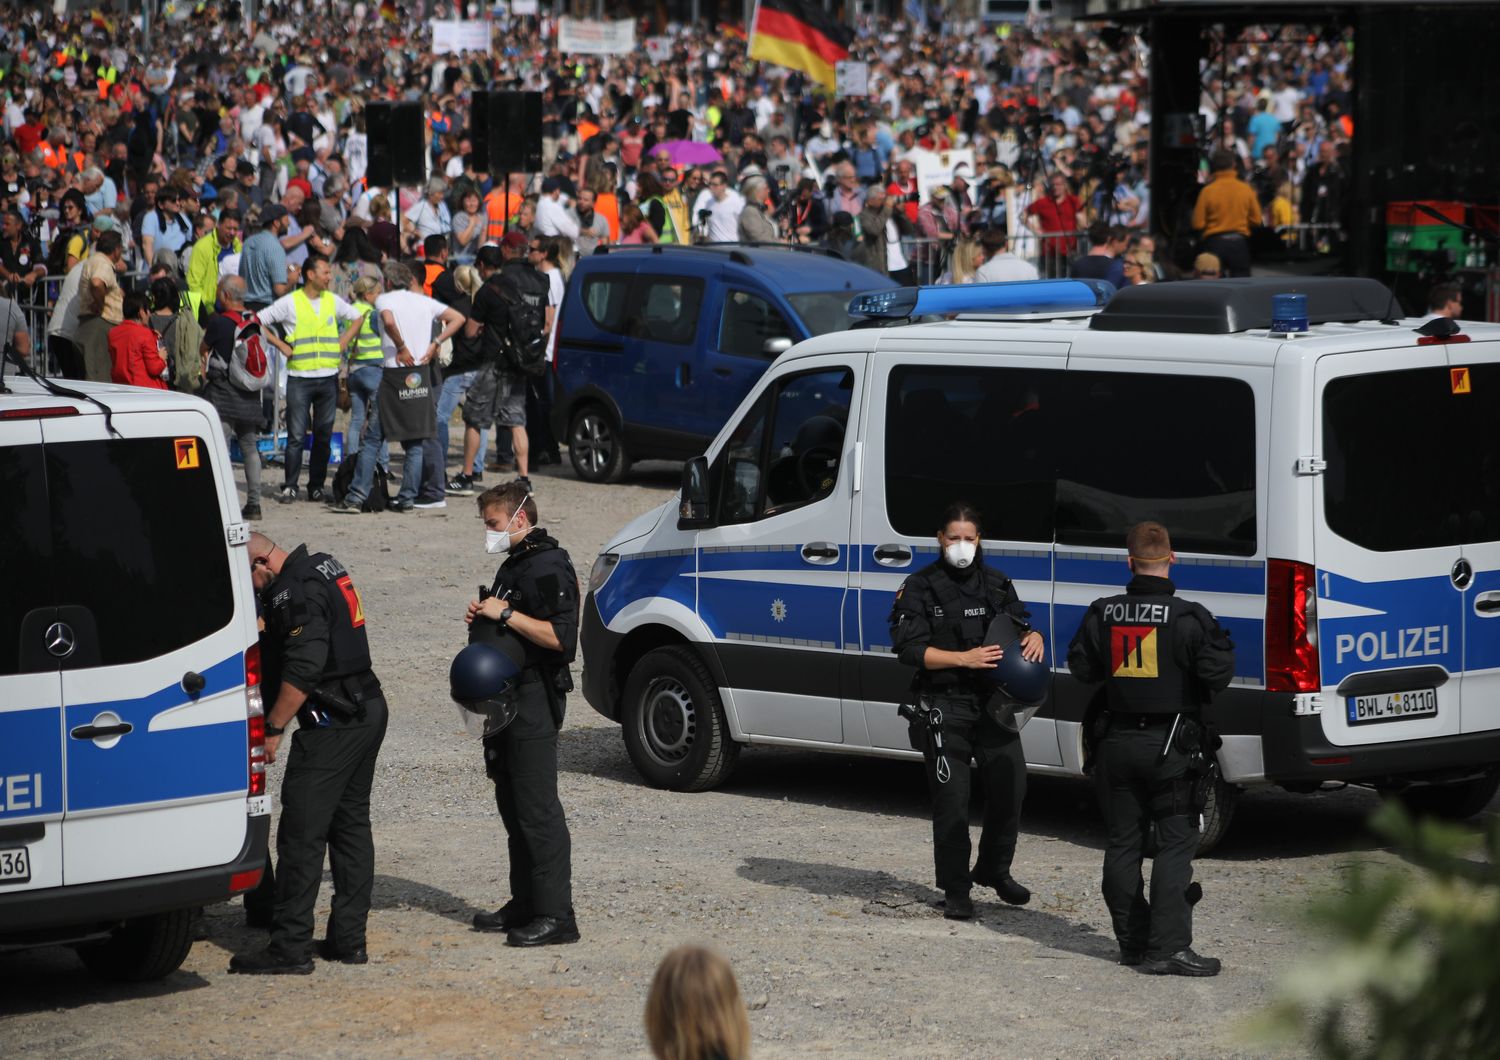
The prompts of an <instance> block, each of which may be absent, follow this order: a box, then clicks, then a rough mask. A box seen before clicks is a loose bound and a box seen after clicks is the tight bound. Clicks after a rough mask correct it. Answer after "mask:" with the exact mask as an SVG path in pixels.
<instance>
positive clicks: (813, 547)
mask: <svg viewBox="0 0 1500 1060" xmlns="http://www.w3.org/2000/svg"><path fill="white" fill-rule="evenodd" d="M802 558H803V559H805V560H807V562H809V563H817V564H821V565H827V564H829V563H833V562H835V561H836V560H837V559H838V558H839V549H838V546H837V545H835V544H833V543H832V542H831V541H809V542H808V543H807V544H805V545H803V546H802Z"/></svg>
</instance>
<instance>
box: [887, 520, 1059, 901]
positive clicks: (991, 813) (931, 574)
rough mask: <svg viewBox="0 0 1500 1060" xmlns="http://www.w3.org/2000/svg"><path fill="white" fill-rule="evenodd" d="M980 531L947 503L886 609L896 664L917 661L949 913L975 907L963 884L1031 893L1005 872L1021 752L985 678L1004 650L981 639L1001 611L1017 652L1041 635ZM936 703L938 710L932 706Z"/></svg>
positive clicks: (1026, 652) (936, 854)
mask: <svg viewBox="0 0 1500 1060" xmlns="http://www.w3.org/2000/svg"><path fill="white" fill-rule="evenodd" d="M979 534H980V521H979V513H978V512H976V511H975V510H974V509H973V508H971V507H969V506H968V505H966V504H954V505H952V506H950V507H949V508H948V510H947V511H945V512H944V513H943V519H942V523H941V529H939V531H938V534H937V541H938V548H939V549H940V550H941V553H942V558H941V559H939V560H938V561H937V562H936V563H933V564H932V565H930V566H928V567H925V568H923V569H922V570H920V571H917V572H916V573H915V574H913V575H912V576H911V577H909V578H907V579H906V582H905V584H903V585H902V586H901V589H900V591H899V592H897V593H896V603H895V606H894V607H893V608H892V609H891V618H890V621H891V647H892V649H893V650H894V651H895V652H896V655H897V656H898V657H899V658H900V660H901V661H902V662H903V663H905V664H906V665H908V666H914V667H916V670H917V673H916V678H915V680H914V682H913V684H914V690H915V693H916V696H917V700H918V708H919V709H923V708H925V710H923V713H922V714H921V716H919V717H913V718H912V721H911V739H912V746H913V747H914V748H916V749H917V750H920V751H922V752H923V754H924V756H925V758H926V761H927V784H928V788H929V790H930V791H931V792H932V855H933V860H934V861H935V862H936V867H937V885H938V886H939V887H940V888H942V891H943V897H944V910H943V915H944V916H946V917H948V918H949V919H950V920H967V919H968V918H969V917H971V916H973V915H974V903H973V902H972V901H971V900H970V899H969V887H970V884H971V883H977V884H979V885H980V886H982V887H993V888H994V889H995V891H996V893H997V894H999V896H1000V897H1001V898H1002V899H1003V900H1004V901H1006V902H1009V903H1010V904H1011V905H1025V904H1026V903H1027V902H1028V901H1030V900H1031V892H1030V891H1028V890H1027V889H1026V888H1025V887H1022V886H1021V885H1020V884H1019V883H1017V882H1016V881H1015V880H1014V879H1012V878H1011V875H1010V867H1011V861H1012V859H1013V858H1014V857H1015V853H1016V833H1017V831H1018V830H1019V828H1020V822H1021V800H1022V799H1023V798H1025V796H1026V759H1025V756H1024V755H1023V754H1022V753H1021V737H1020V731H1019V727H1018V726H1017V725H1016V723H1015V720H1014V715H1013V713H1012V712H1011V711H1009V710H1007V709H1005V704H1004V703H1003V702H1001V699H1002V697H1001V696H1000V695H999V693H997V692H996V690H995V685H994V684H993V683H992V682H990V681H989V680H987V679H986V677H985V672H986V671H990V670H994V669H995V668H996V665H997V664H998V663H999V661H1000V658H1001V657H1002V655H1003V649H1002V648H1000V647H999V646H997V645H988V646H986V645H984V644H983V641H984V640H985V634H986V632H987V631H988V628H989V626H990V621H991V619H992V618H994V617H996V616H999V615H1001V614H1005V615H1008V616H1010V618H1011V620H1013V621H1014V622H1015V623H1016V624H1017V626H1018V627H1020V628H1021V629H1022V630H1023V631H1024V636H1023V637H1022V639H1021V640H1020V642H1019V643H1020V650H1021V655H1022V656H1023V657H1024V658H1026V659H1028V660H1030V661H1032V662H1039V661H1040V660H1041V658H1042V653H1043V644H1042V635H1041V634H1040V633H1038V632H1036V631H1035V630H1032V629H1030V628H1029V627H1028V626H1026V617H1027V612H1026V607H1025V605H1024V604H1023V603H1022V602H1021V600H1020V598H1019V597H1018V596H1017V595H1016V590H1015V586H1013V585H1012V584H1011V581H1010V579H1009V578H1007V577H1006V576H1005V575H1004V574H1002V573H1001V572H1000V571H998V570H996V569H995V568H993V567H988V566H986V565H985V562H984V556H983V554H982V551H981V548H980V537H979ZM991 708H994V709H993V710H992V709H991ZM905 709H906V708H903V711H905ZM934 709H935V710H936V711H938V712H939V714H937V715H934V714H932V713H930V712H931V711H932V710H934ZM933 718H940V724H938V725H931V724H929V719H933ZM971 757H972V758H973V759H974V760H975V761H976V762H977V763H978V766H979V775H980V777H981V779H982V781H983V784H984V792H985V810H984V829H983V831H982V832H981V833H980V837H979V857H978V858H977V859H976V860H975V862H974V869H973V872H970V871H969V853H970V845H969V784H970V771H969V760H970V758H971Z"/></svg>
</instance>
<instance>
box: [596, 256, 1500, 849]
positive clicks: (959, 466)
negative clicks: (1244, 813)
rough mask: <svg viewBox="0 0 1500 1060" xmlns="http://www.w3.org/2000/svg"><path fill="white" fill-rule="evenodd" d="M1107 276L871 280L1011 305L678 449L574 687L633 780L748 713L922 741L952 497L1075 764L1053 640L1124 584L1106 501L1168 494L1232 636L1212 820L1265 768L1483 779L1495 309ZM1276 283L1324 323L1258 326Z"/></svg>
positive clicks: (850, 368) (916, 335)
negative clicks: (911, 616)
mask: <svg viewBox="0 0 1500 1060" xmlns="http://www.w3.org/2000/svg"><path fill="white" fill-rule="evenodd" d="M1108 290H1109V289H1108V288H1107V285H1106V286H1105V287H1103V288H1097V287H1092V286H1089V285H1086V284H1084V283H1080V282H1077V281H1050V282H1049V281H1043V282H1040V283H1035V284H996V285H981V286H975V287H966V288H949V289H941V288H938V289H922V290H921V291H920V292H918V291H916V290H915V289H905V290H903V291H898V292H884V293H880V294H874V295H868V296H864V297H862V298H861V299H856V300H855V303H854V306H852V307H851V309H852V310H853V309H855V308H857V309H860V310H862V311H864V312H866V313H867V314H869V315H871V316H873V317H877V318H879V317H887V318H908V317H913V316H915V317H920V316H922V315H924V314H932V313H938V314H944V313H955V312H958V311H960V310H963V309H968V310H973V309H974V308H975V306H981V307H982V306H989V307H991V308H992V309H993V310H995V312H993V313H991V314H988V318H987V315H986V314H985V313H983V312H967V313H963V314H961V315H959V317H958V318H957V319H952V320H940V321H938V322H933V323H916V324H910V325H908V326H900V327H880V328H867V329H857V330H853V331H849V332H844V333H840V334H834V335H828V336H823V337H820V338H815V339H812V340H809V341H807V342H804V343H801V344H800V345H798V346H796V347H794V348H793V349H792V350H790V351H789V352H787V353H786V354H783V355H782V356H781V357H780V358H779V359H778V360H777V362H776V364H775V365H774V366H773V367H772V368H771V370H770V371H769V372H767V374H766V376H765V377H764V379H763V380H762V381H761V382H760V384H759V385H758V387H757V388H756V389H755V390H754V391H753V392H752V393H751V394H750V396H749V397H747V398H746V400H745V401H744V402H743V403H742V404H741V406H740V408H739V409H738V410H737V411H736V413H735V414H734V416H733V417H732V418H731V420H730V422H729V423H728V425H727V426H726V427H725V428H724V430H723V431H721V432H720V434H719V436H718V438H717V439H716V441H715V442H714V444H713V445H712V446H711V447H710V449H709V450H708V453H707V455H706V456H704V457H699V458H696V459H695V460H693V461H691V462H689V464H688V465H687V466H686V467H685V468H684V471H683V482H684V484H683V491H682V494H681V496H680V499H679V500H678V501H673V502H671V503H669V504H665V505H663V506H662V507H660V508H658V509H656V510H655V511H652V512H649V513H647V514H646V515H643V516H641V517H640V518H639V519H637V520H635V521H634V522H632V523H631V524H630V525H628V526H627V527H625V528H624V529H623V530H622V531H621V532H620V533H619V534H617V535H616V536H615V538H614V539H613V540H612V541H611V542H610V543H609V545H608V546H606V549H605V551H604V553H603V554H602V555H601V556H600V557H599V560H598V562H597V563H596V564H595V566H594V569H593V572H592V574H591V576H590V584H589V593H588V597H587V600H586V602H585V610H584V616H583V630H582V638H583V647H584V660H585V670H584V692H585V695H586V696H587V698H588V700H589V702H590V703H591V704H592V705H593V706H594V707H595V709H597V710H598V711H599V712H600V713H602V714H604V715H605V716H606V717H608V718H611V719H614V720H617V721H619V722H620V723H621V725H622V726H623V729H624V738H625V743H626V746H627V748H628V750H629V753H630V756H631V758H632V760H633V761H634V763H635V764H636V766H637V768H638V769H639V770H640V772H641V773H642V774H643V775H644V776H645V777H646V778H647V779H648V780H649V781H650V782H652V783H654V784H657V785H660V786H664V787H672V788H679V789H701V788H706V787H709V786H712V785H714V784H717V783H718V782H720V781H722V780H723V779H724V777H725V776H727V775H728V773H729V771H730V769H731V768H732V766H733V763H734V761H735V758H736V756H737V754H738V750H739V746H740V745H741V744H778V745H786V746H794V747H804V748H821V749H826V750H832V751H847V752H854V753H861V754H875V755H890V756H909V755H912V754H913V752H912V751H911V750H910V748H909V745H908V742H907V726H906V723H905V722H904V721H902V720H901V719H899V718H898V717H897V715H896V702H897V699H898V697H900V696H901V695H902V693H903V692H904V691H905V690H906V688H907V687H908V683H909V677H910V672H909V670H907V669H906V668H904V667H902V666H901V665H900V664H899V663H898V662H897V661H896V659H895V657H894V656H893V655H892V654H891V650H890V634H889V631H888V626H887V616H888V614H889V612H890V609H891V602H892V599H893V596H894V594H895V592H896V590H897V588H898V587H899V586H900V585H901V582H902V580H903V579H904V578H905V577H906V575H908V574H909V573H911V572H912V571H915V570H917V569H919V568H920V567H922V566H923V565H924V564H926V563H928V562H931V561H932V560H933V559H935V558H936V555H937V553H936V548H935V545H934V541H933V535H934V534H935V532H936V529H937V528H936V526H935V525H934V524H935V522H936V520H937V519H938V516H939V513H940V512H941V511H942V509H943V508H944V507H945V506H946V505H947V504H949V503H950V502H952V501H954V500H957V499H965V500H968V501H970V502H972V503H974V504H975V505H976V506H977V507H978V508H979V510H980V511H981V512H982V513H983V514H984V516H985V551H986V553H987V554H988V557H989V560H990V562H991V563H993V564H995V565H997V566H999V567H1001V568H1002V569H1004V570H1005V572H1006V573H1007V574H1008V575H1010V577H1011V578H1012V579H1014V581H1015V582H1016V585H1017V588H1018V590H1019V592H1020V594H1021V596H1022V598H1023V599H1024V600H1025V601H1026V602H1027V604H1028V605H1029V607H1030V610H1031V613H1032V622H1033V624H1034V625H1036V627H1037V628H1039V629H1040V630H1042V631H1043V632H1044V634H1045V635H1046V637H1047V644H1048V650H1049V654H1050V660H1051V663H1052V666H1053V669H1054V672H1055V673H1054V681H1053V691H1052V695H1051V697H1050V698H1049V700H1048V702H1047V704H1046V705H1045V706H1044V707H1043V708H1042V710H1041V711H1040V713H1039V715H1038V716H1037V717H1036V718H1035V719H1034V720H1033V721H1031V723H1030V724H1029V725H1027V727H1026V728H1025V729H1024V731H1023V733H1022V740H1023V744H1024V748H1025V752H1026V758H1027V761H1028V763H1029V765H1030V768H1031V769H1032V770H1034V771H1036V772H1041V773H1057V774H1079V773H1081V770H1082V759H1083V753H1082V738H1081V724H1080V723H1081V721H1082V718H1083V716H1084V711H1085V709H1086V707H1087V705H1088V702H1089V699H1090V696H1091V692H1090V690H1088V689H1085V688H1084V687H1082V686H1080V685H1078V684H1077V683H1076V682H1074V681H1073V680H1072V678H1071V677H1070V676H1069V675H1068V674H1067V671H1066V666H1065V665H1064V657H1065V655H1066V651H1067V645H1068V643H1069V641H1070V640H1071V639H1072V637H1073V634H1074V632H1075V631H1076V629H1077V627H1078V624H1079V621H1080V620H1081V618H1082V616H1083V613H1084V610H1085V608H1086V607H1087V605H1088V604H1089V602H1090V601H1092V600H1093V599H1095V598H1097V597H1099V596H1101V595H1105V594H1109V593H1114V592H1118V591H1119V590H1120V587H1121V586H1122V585H1123V583H1124V582H1125V581H1126V580H1127V579H1128V572H1127V570H1126V567H1125V563H1124V559H1125V552H1124V548H1123V540H1124V535H1125V531H1126V529H1127V528H1129V527H1130V526H1131V525H1133V524H1134V523H1136V522H1139V521H1141V520H1145V519H1157V520H1160V521H1162V522H1163V523H1165V524H1166V525H1167V527H1168V528H1169V530H1170V531H1171V533H1172V537H1173V543H1174V545H1175V547H1176V551H1177V554H1178V557H1179V563H1178V565H1177V566H1176V567H1175V568H1174V569H1173V573H1172V577H1173V578H1174V580H1175V581H1176V583H1177V585H1178V587H1179V590H1180V592H1181V593H1182V594H1183V595H1184V596H1187V597H1190V598H1192V599H1194V600H1197V601H1199V602H1200V603H1202V604H1204V605H1206V606H1207V607H1208V608H1210V609H1211V610H1212V611H1213V612H1214V613H1215V614H1216V615H1217V616H1219V618H1220V620H1221V621H1222V622H1223V624H1224V625H1225V626H1226V627H1227V628H1228V629H1229V630H1230V632H1231V634H1232V635H1233V637H1234V641H1235V644H1236V646H1237V653H1236V659H1237V662H1236V676H1235V679H1234V682H1233V684H1232V685H1231V687H1230V688H1229V689H1227V690H1226V691H1225V692H1224V693H1222V694H1221V695H1219V696H1218V698H1217V699H1216V701H1215V703H1214V706H1213V708H1212V717H1213V720H1214V721H1215V722H1216V723H1217V725H1218V727H1219V728H1220V730H1221V732H1222V733H1223V736H1224V746H1223V748H1222V750H1221V751H1220V754H1219V766H1220V770H1221V777H1222V779H1221V781H1220V783H1219V784H1218V786H1217V787H1216V789H1215V798H1214V807H1213V810H1212V811H1211V813H1210V815H1209V825H1208V828H1207V831H1206V834H1205V842H1206V843H1208V842H1211V841H1212V840H1214V839H1217V838H1218V836H1219V835H1221V834H1222V831H1223V829H1224V828H1225V827H1226V826H1227V823H1228V818H1229V815H1230V812H1231V811H1232V807H1233V796H1234V795H1235V794H1236V793H1237V792H1238V791H1239V790H1240V789H1241V788H1244V787H1250V786H1255V785H1265V784H1276V785H1280V786H1282V787H1284V788H1288V789H1291V790H1296V791H1311V790H1314V789H1316V788H1318V787H1320V786H1321V785H1323V784H1324V783H1325V782H1330V781H1347V782H1359V783H1364V784H1369V785H1373V786H1375V787H1378V788H1381V789H1385V790H1392V791H1396V792H1401V793H1403V795H1404V796H1405V797H1407V798H1409V799H1410V800H1411V801H1412V802H1413V803H1415V804H1418V805H1420V806H1421V807H1423V808H1425V809H1427V810H1430V811H1433V812H1441V813H1448V814H1452V815H1467V814H1470V813H1473V812H1477V810H1479V809H1480V808H1482V807H1483V806H1484V805H1485V804H1486V803H1487V802H1488V801H1489V799H1490V798H1491V797H1493V795H1494V793H1495V791H1496V787H1497V783H1500V772H1497V764H1500V431H1497V430H1496V424H1497V423H1500V327H1496V326H1493V325H1484V324H1469V323H1467V322H1465V323H1464V324H1463V325H1462V330H1459V329H1458V328H1457V327H1454V326H1453V324H1452V323H1450V322H1442V323H1441V324H1432V325H1428V326H1427V327H1426V329H1425V330H1426V331H1427V332H1430V333H1427V334H1424V333H1421V332H1419V331H1418V330H1417V328H1418V326H1419V325H1420V324H1421V323H1422V322H1420V321H1417V320H1413V319H1396V318H1397V317H1399V316H1400V312H1399V309H1398V308H1397V306H1396V303H1395V301H1394V300H1393V299H1392V297H1391V295H1390V293H1389V292H1388V291H1387V290H1386V288H1385V287H1383V286H1382V285H1380V284H1379V283H1376V282H1375V281H1372V280H1355V279H1334V278H1326V279H1309V280H1300V281H1291V280H1263V279H1246V280H1224V281H1218V282H1215V281H1196V282H1192V283H1172V284H1159V285H1150V286H1144V287H1133V288H1128V289H1126V290H1122V291H1120V292H1119V293H1118V294H1115V295H1114V297H1113V298H1112V299H1109V298H1108ZM1291 291H1298V292H1302V293H1303V294H1305V299H1306V310H1305V311H1306V314H1307V316H1308V318H1309V319H1310V322H1311V323H1310V325H1308V324H1307V322H1305V321H1304V322H1301V323H1299V322H1297V321H1286V322H1281V323H1278V324H1277V327H1278V328H1286V329H1288V330H1286V331H1279V330H1278V331H1273V330H1272V327H1271V326H1272V315H1271V310H1272V304H1273V297H1274V296H1276V295H1278V294H1284V293H1287V292H1291ZM1106 299H1107V304H1102V303H1104V302H1105V301H1106ZM1293 301H1294V302H1295V300H1293ZM1101 304H1102V308H1100V305H1101ZM1018 318H1020V319H1018ZM1298 327H1305V328H1306V330H1304V331H1301V332H1300V333H1298V332H1295V331H1293V330H1291V329H1295V328H1298ZM1449 329H1451V330H1452V332H1453V333H1452V334H1449V333H1448V331H1449Z"/></svg>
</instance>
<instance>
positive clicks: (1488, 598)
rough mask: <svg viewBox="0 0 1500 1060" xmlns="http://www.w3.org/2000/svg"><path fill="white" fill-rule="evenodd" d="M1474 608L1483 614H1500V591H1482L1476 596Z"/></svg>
mask: <svg viewBox="0 0 1500 1060" xmlns="http://www.w3.org/2000/svg"><path fill="white" fill-rule="evenodd" d="M1474 610H1475V611H1477V612H1479V614H1481V615H1486V616H1489V615H1500V593H1480V594H1479V595H1478V596H1477V597H1475V598H1474Z"/></svg>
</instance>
